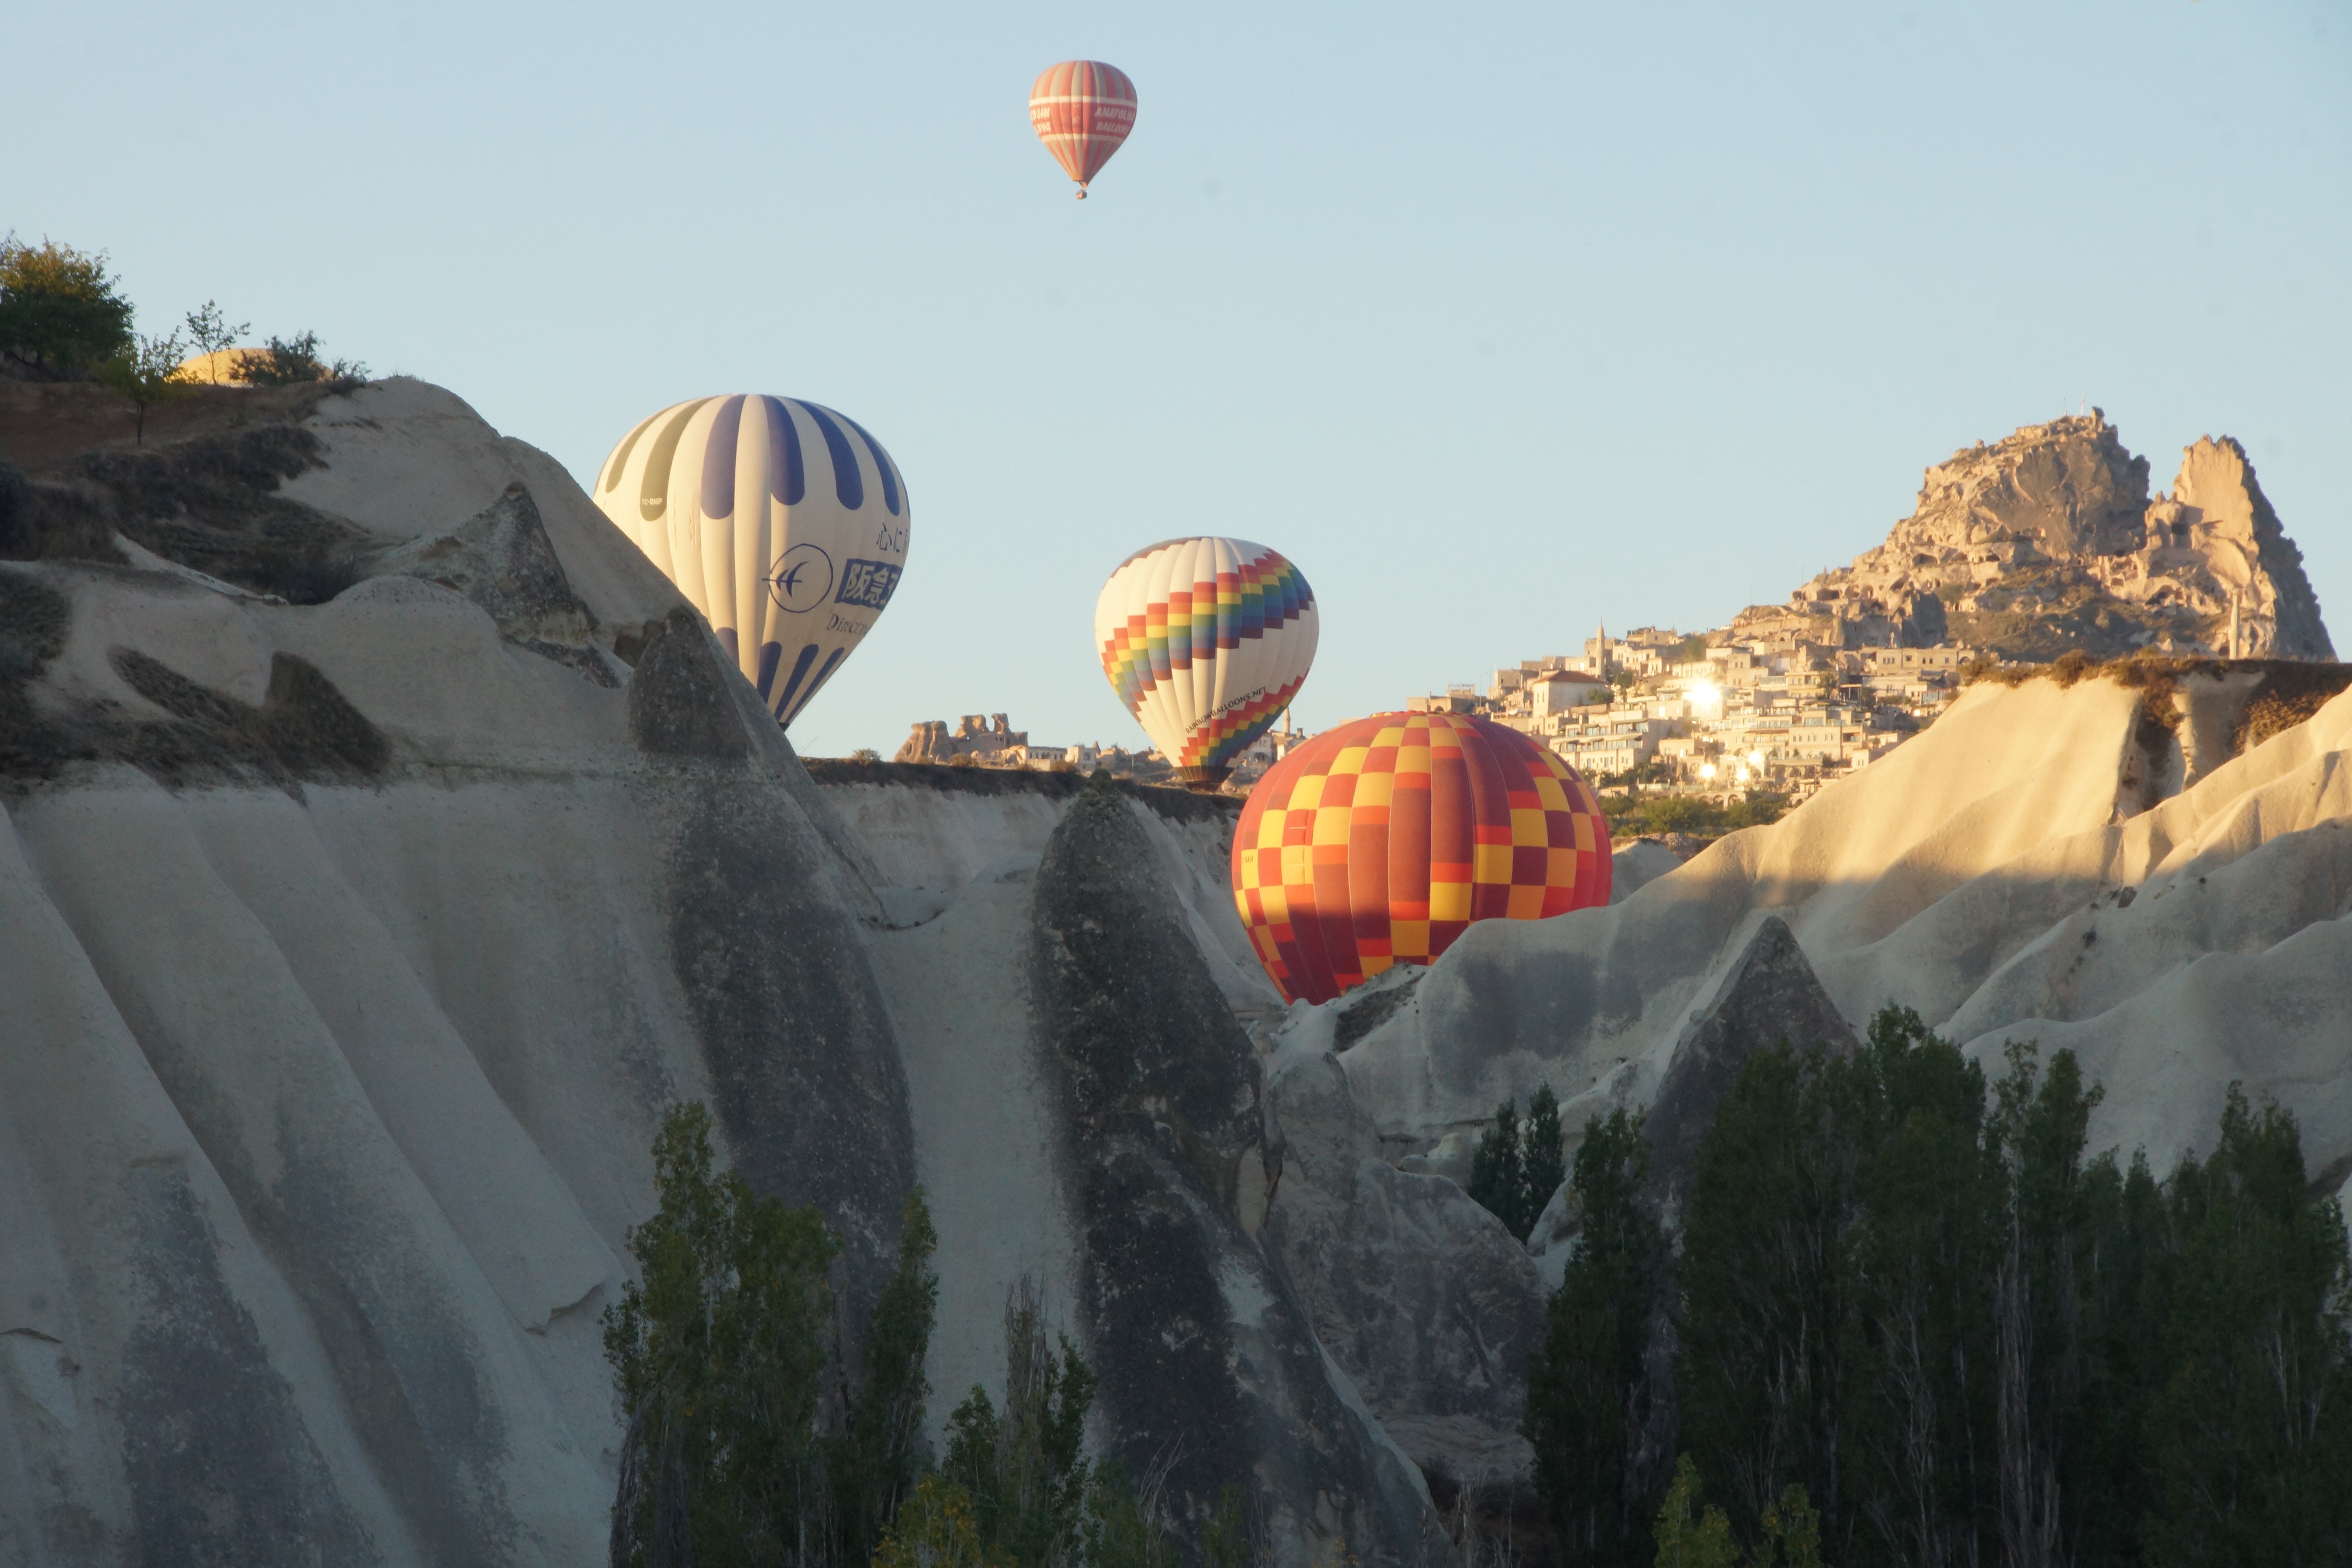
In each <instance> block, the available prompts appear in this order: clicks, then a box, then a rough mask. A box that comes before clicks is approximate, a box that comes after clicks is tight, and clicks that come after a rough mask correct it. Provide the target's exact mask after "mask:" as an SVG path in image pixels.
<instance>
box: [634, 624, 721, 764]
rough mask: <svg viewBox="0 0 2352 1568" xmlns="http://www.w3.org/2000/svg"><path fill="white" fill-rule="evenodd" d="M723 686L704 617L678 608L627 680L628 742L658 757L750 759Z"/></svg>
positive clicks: (640, 658) (647, 645)
mask: <svg viewBox="0 0 2352 1568" xmlns="http://www.w3.org/2000/svg"><path fill="white" fill-rule="evenodd" d="M726 682H727V674H726V672H725V671H724V670H721V669H720V668H719V664H718V661H717V659H716V658H713V657H712V655H711V652H710V647H709V639H708V637H707V635H706V634H705V633H704V631H703V629H702V617H701V616H698V615H696V614H695V613H694V612H693V611H692V610H689V609H688V608H686V607H685V606H684V605H679V606H678V607H677V609H674V610H672V611H671V612H670V613H669V617H668V619H667V620H665V621H664V622H663V623H662V626H661V629H660V630H659V631H657V632H656V633H655V634H654V635H653V637H652V638H651V639H650V640H648V641H647V642H646V647H645V651H644V652H643V653H641V654H639V655H638V656H637V667H636V671H635V674H634V675H632V676H631V677H630V679H629V739H631V740H632V741H635V742H636V743H637V747H638V749H639V750H641V751H645V752H651V753H652V754H654V755H656V756H666V757H709V758H714V759H727V758H734V757H741V756H744V755H746V754H748V748H747V746H746V745H745V743H744V741H743V722H742V720H741V719H740V718H739V717H738V716H737V715H736V712H735V703H734V701H733V700H732V699H731V698H730V696H729V695H728V692H727V685H726Z"/></svg>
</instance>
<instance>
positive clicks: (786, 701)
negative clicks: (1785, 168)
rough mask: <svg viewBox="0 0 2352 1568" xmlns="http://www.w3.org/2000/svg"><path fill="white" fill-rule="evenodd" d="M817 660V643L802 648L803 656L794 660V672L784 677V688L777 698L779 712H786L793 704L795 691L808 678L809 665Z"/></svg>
mask: <svg viewBox="0 0 2352 1568" xmlns="http://www.w3.org/2000/svg"><path fill="white" fill-rule="evenodd" d="M815 662H816V644H814V643H811V644H809V645H808V646H807V647H803V648H802V649H801V656H800V657H799V658H796V659H794V660H793V672H792V673H791V674H790V675H788V676H786V677H784V689H783V690H782V692H781V693H779V694H778V696H777V698H776V711H777V712H778V713H782V712H784V711H785V710H787V709H789V708H790V707H791V706H792V700H793V692H795V691H798V690H799V689H801V682H802V681H803V680H805V679H808V672H809V666H810V665H813V664H814V663H815Z"/></svg>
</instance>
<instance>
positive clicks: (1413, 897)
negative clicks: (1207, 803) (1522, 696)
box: [1233, 713, 1610, 1002]
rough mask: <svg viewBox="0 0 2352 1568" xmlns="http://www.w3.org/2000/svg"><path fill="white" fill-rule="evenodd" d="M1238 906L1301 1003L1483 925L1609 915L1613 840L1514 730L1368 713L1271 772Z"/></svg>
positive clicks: (1253, 823) (1549, 761)
mask: <svg viewBox="0 0 2352 1568" xmlns="http://www.w3.org/2000/svg"><path fill="white" fill-rule="evenodd" d="M1233 875H1234V903H1235V905H1236V906H1238V907H1239V909H1240V910H1241V917H1242V924H1243V925H1244V926H1246V927H1247V928H1249V934H1250V942H1251V945H1252V946H1254V947H1255V948H1256V949H1257V956H1258V962H1259V963H1263V964H1265V972H1266V973H1267V974H1268V975H1269V976H1271V977H1272V979H1273V981H1274V983H1275V984H1276V986H1278V987H1280V988H1281V991H1282V994H1283V995H1285V996H1286V997H1288V998H1289V999H1290V1000H1292V1001H1294V1002H1296V1001H1297V1000H1299V999H1300V998H1302V997H1303V998H1305V999H1306V1000H1307V1001H1309V1002H1328V1001H1329V1000H1331V998H1333V997H1334V996H1337V995H1339V994H1340V993H1341V992H1343V991H1346V990H1347V989H1348V988H1349V987H1350V986H1353V985H1360V984H1363V983H1364V982H1365V981H1367V980H1369V979H1370V978H1371V977H1372V976H1373V975H1375V974H1378V973H1381V971H1382V970H1385V969H1387V968H1389V967H1390V966H1391V965H1392V964H1398V963H1429V962H1431V961H1432V960H1433V959H1434V958H1436V957H1437V955H1438V954H1440V953H1442V952H1444V951H1445V950H1446V949H1447V948H1449V947H1451V946H1453V945H1454V939H1455V938H1457V937H1459V936H1460V935H1461V934H1462V933H1463V932H1464V931H1467V930H1469V929H1470V927H1471V925H1472V924H1473V923H1474V922H1475V921H1483V920H1515V921H1533V920H1542V919H1544V918H1546V917H1547V916H1550V915H1557V914H1565V913H1566V912H1567V911H1569V910H1580V909H1585V908H1588V907H1590V906H1591V905H1595V904H1605V903H1607V902H1608V901H1609V882H1610V860H1609V824H1608V821H1607V819H1606V818H1605V817H1603V816H1601V803H1600V801H1599V800H1598V799H1596V798H1595V797H1594V795H1593V794H1592V790H1591V786H1589V785H1588V784H1585V782H1584V780H1583V779H1582V778H1581V777H1580V776H1579V775H1578V773H1577V771H1576V770H1575V769H1574V768H1572V767H1570V766H1569V765H1568V764H1567V763H1564V762H1562V761H1561V760H1560V759H1559V757H1557V756H1555V755H1554V754H1552V752H1549V751H1547V750H1546V749H1544V748H1543V747H1542V746H1539V745H1538V744H1537V743H1536V742H1533V741H1531V740H1529V739H1528V737H1527V736H1525V735H1522V734H1520V733H1519V732H1518V731H1516V730H1508V729H1505V728H1504V727H1503V726H1502V725H1500V724H1496V723H1495V722H1493V721H1490V720H1486V719H1479V718H1475V717H1473V716H1471V715H1468V714H1453V713H1376V714H1374V715H1372V717H1370V718H1369V719H1358V720H1355V721H1351V722H1349V723H1346V724H1342V725H1339V727H1338V728H1337V729H1331V730H1326V731H1323V732H1322V733H1321V734H1319V735H1318V736H1316V737H1315V738H1314V739H1313V740H1311V741H1308V742H1306V744H1304V745H1302V746H1299V747H1298V748H1297V749H1296V750H1295V751H1293V752H1291V753H1290V754H1289V755H1288V756H1286V757H1285V758H1283V759H1282V761H1280V762H1278V763H1276V764H1275V765H1274V766H1273V768H1272V769H1270V770H1269V771H1268V772H1267V773H1266V775H1265V777H1264V778H1262V779H1260V780H1259V781H1258V782H1257V787H1256V788H1255V789H1254V790H1252V791H1251V792H1250V797H1249V804H1248V805H1245V806H1244V807H1243V808H1242V819H1241V822H1240V824H1239V826H1236V827H1235V828H1234V872H1233Z"/></svg>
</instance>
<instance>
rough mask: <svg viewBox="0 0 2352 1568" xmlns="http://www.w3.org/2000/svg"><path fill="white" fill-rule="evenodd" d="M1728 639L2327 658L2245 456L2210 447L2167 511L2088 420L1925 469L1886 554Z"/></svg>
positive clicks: (1860, 560) (2038, 655) (2184, 472)
mask: <svg viewBox="0 0 2352 1568" xmlns="http://www.w3.org/2000/svg"><path fill="white" fill-rule="evenodd" d="M1735 625H1736V626H1738V628H1739V629H1740V630H1742V631H1743V632H1746V633H1748V634H1749V635H1768V636H1769V635H1773V634H1775V633H1777V634H1779V635H1780V636H1783V637H1788V638H1794V639H1801V640H1806V641H1811V642H1817V643H1825V644H1827V645H1829V646H1831V647H1878V646H1888V645H1893V646H1902V647H1927V646H1930V645H1933V644H1936V643H1939V642H1946V641H1950V642H1958V643H1964V644H1968V645H1970V646H1975V647H1986V648H1989V649H1990V650H1992V651H1993V652H1994V653H1996V654H1998V655H1999V656H2000V657H2001V658H2012V659H2026V660H2040V661H2046V660H2049V659H2052V658H2056V657H2058V656H2059V655H2061V654H2063V653H2067V652H2071V651H2074V650H2076V649H2080V650H2081V651H2083V652H2084V653H2086V654H2089V655H2091V656H2092V657H2094V658H2114V657H2116V656H2118V655H2122V654H2126V653H2130V652H2133V651H2135V650H2137V649H2142V648H2152V649H2157V650H2160V651H2164V652H2179V653H2206V654H2221V655H2223V656H2226V657H2231V658H2302V659H2332V658H2335V650H2334V648H2333V647H2332V645H2331V644H2330V643H2329V642H2328V639H2327V631H2326V627H2325V626H2323V625H2322V624H2321V621H2320V615H2319V603H2318V600H2317V598H2316V597H2315V595H2313V593H2312V590H2311V584H2310V582H2309V580H2308V579H2307V578H2305V575H2304V572H2303V557H2302V554H2301V552H2299V551H2297V550H2296V549H2295V547H2294V542H2292V541H2291V540H2289V539H2288V538H2287V537H2286V533H2285V531H2284V528H2282V527H2281V526H2280V523H2279V520H2278V516H2277V514H2276V513H2275V512H2274V511H2273V510H2271V505H2270V502H2269V500H2266V499H2265V498H2264V497H2263V492H2262V487H2261V485H2260V484H2258V483H2257V482H2256V480H2255V478H2254V470H2253V466H2252V464H2251V463H2250V462H2248V461H2247V459H2246V454H2245V449H2244V448H2243V447H2240V446H2239V445H2238V443H2237V442H2235V441H2233V440H2231V439H2230V438H2229V437H2221V438H2220V439H2219V440H2216V439H2214V438H2212V437H2205V438H2203V439H2200V441H2198V442H2197V444H2196V445H2194V446H2192V447H2189V449H2188V451H2187V452H2185V453H2184V454H2183V455H2182V458H2181V463H2180V473H2179V479H2177V480H2176V481H2175V482H2174V485H2173V490H2172V494H2171V495H2170V496H2163V495H2159V496H2158V497H2156V498H2155V499H2154V500H2150V499H2149V497H2148V467H2147V459H2146V458H2137V457H2134V456H2133V455H2132V454H2131V453H2130V452H2128V451H2126V449H2125V448H2124V446H2123V443H2122V441H2121V440H2120V439H2119V438H2118V437H2117V435H2116V429H2115V426H2111V425H2109V424H2108V423H2107V422H2106V416H2105V415H2104V414H2102V413H2100V412H2098V411H2096V410H2094V411H2093V412H2092V413H2091V414H2089V415H2086V416H2074V417H2067V418H2062V419H2055V420H2053V421H2051V422H2050V423H2049V424H2047V425H2029V426H2025V427H2024V428H2022V429H2020V430H2018V431H2016V432H2015V433H2014V434H2012V435H2011V436H2009V437H2006V438H2004V439H2002V440H2000V441H1998V442H1995V443H1993V444H1992V445H1991V446H1985V445H1983V444H1981V443H1979V445H1977V446H1975V447H1969V448H1968V449H1966V450H1963V451H1959V452H1956V453H1954V454H1953V455H1952V457H1951V458H1949V459H1948V461H1946V462H1944V463H1942V464H1940V465H1939V466H1937V467H1936V468H1929V469H1928V470H1927V478H1926V479H1925V481H1924V482H1923V483H1922V484H1921V486H1920V489H1919V502H1918V506H1917V508H1916V510H1914V511H1913V512H1912V514H1911V515H1910V516H1909V517H1907V518H1905V519H1904V520H1903V521H1900V522H1898V523H1896V524H1895V528H1894V531H1892V532H1891V533H1889V534H1888V535H1887V539H1886V542H1885V544H1882V545H1880V546H1879V547H1878V548H1876V549H1874V550H1870V551H1865V552H1864V553H1862V554H1861V555H1858V556H1856V557H1855V558H1854V560H1853V564H1852V565H1851V566H1843V567H1839V568H1837V569H1835V570H1833V571H1830V572H1825V573H1823V574H1821V575H1820V576H1818V577H1815V578H1814V579H1813V580H1812V581H1811V582H1810V583H1808V584H1805V585H1804V586H1803V587H1801V588H1800V589H1798V590H1797V591H1796V592H1795V593H1793V594H1791V595H1790V599H1789V603H1788V604H1787V605H1784V606H1776V605H1759V606H1757V607H1755V608H1752V609H1749V610H1748V611H1746V612H1744V613H1743V614H1742V615H1741V616H1740V617H1739V619H1738V622H1736V623H1735Z"/></svg>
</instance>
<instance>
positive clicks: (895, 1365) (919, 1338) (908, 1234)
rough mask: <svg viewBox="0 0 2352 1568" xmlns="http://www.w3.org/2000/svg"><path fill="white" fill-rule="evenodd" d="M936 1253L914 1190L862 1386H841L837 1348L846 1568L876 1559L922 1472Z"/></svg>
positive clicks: (870, 1323)
mask: <svg viewBox="0 0 2352 1568" xmlns="http://www.w3.org/2000/svg"><path fill="white" fill-rule="evenodd" d="M938 1247H939V1235H938V1233H937V1232H936V1231H934V1230H933V1229H932V1228H931V1214H930V1210H929V1207H928V1206H927V1205H925V1203H924V1201H923V1190H922V1189H921V1188H920V1187H917V1188H915V1189H914V1190H913V1191H911V1192H909V1193H908V1194H907V1198H906V1202H905V1204H904V1205H903V1206H902V1208H901V1211H900V1214H899V1218H898V1266H897V1267H896V1268H893V1269H892V1270H891V1273H890V1277H889V1279H886V1280H885V1281H883V1284H882V1289H881V1290H880V1292H879V1293H878V1294H877V1296H876V1298H875V1301H874V1310H873V1311H872V1312H871V1314H869V1316H868V1318H867V1321H866V1335H865V1342H864V1346H863V1353H864V1362H865V1373H866V1375H865V1377H864V1378H863V1380H862V1382H861V1385H860V1386H858V1387H856V1388H854V1389H853V1388H851V1387H848V1386H846V1376H847V1373H846V1367H845V1364H844V1363H845V1359H846V1358H845V1357H843V1356H842V1355H841V1353H840V1350H839V1347H838V1345H836V1346H835V1365H836V1367H837V1368H839V1369H840V1375H841V1376H842V1377H843V1380H844V1384H845V1385H844V1387H843V1388H842V1390H841V1405H842V1408H843V1412H844V1420H843V1431H842V1433H841V1436H840V1439H839V1441H838V1442H837V1443H836V1444H835V1445H834V1450H835V1451H834V1464H833V1466H832V1468H833V1475H834V1518H835V1525H836V1528H837V1529H838V1530H839V1531H840V1532H841V1538H842V1539H841V1544H842V1559H843V1561H845V1562H848V1563H863V1562H865V1561H866V1559H868V1558H869V1557H871V1556H873V1555H874V1552H875V1550H876V1548H877V1546H878V1545H879V1543H880V1542H881V1539H882V1534H883V1531H884V1529H885V1527H886V1526H887V1524H888V1523H889V1521H890V1519H891V1518H892V1516H893V1515H895V1514H896V1513H897V1512H898V1505H899V1503H900V1501H901V1500H903V1499H904V1498H906V1496H907V1495H908V1492H909V1491H910V1490H911V1489H913V1487H914V1485H915V1479H916V1475H917V1472H918V1471H919V1469H920V1468H921V1461H920V1455H919V1446H920V1444H921V1442H922V1432H923V1401H924V1399H925V1397H926V1396H927V1395H929V1393H930V1384H929V1383H928V1382H926V1381H925V1379H924V1377H923V1358H924V1355H925V1354H926V1353H927V1352H929V1348H930V1343H931V1329H932V1327H933V1325H934V1324H935V1323H936V1321H938V1317H939V1300H940V1281H939V1277H938V1276H937V1275H935V1274H933V1273H932V1272H931V1270H930V1258H931V1254H932V1253H933V1252H934V1251H936V1250H937V1249H938Z"/></svg>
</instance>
